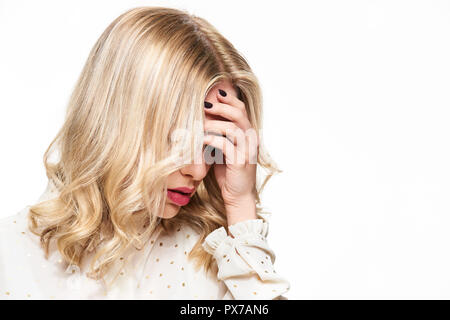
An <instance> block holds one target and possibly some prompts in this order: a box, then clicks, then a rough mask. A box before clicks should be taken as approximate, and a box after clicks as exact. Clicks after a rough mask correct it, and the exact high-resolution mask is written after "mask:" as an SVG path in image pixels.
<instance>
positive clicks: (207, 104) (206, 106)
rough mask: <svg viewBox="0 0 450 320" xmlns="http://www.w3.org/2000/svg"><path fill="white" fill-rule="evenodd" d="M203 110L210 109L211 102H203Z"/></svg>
mask: <svg viewBox="0 0 450 320" xmlns="http://www.w3.org/2000/svg"><path fill="white" fill-rule="evenodd" d="M205 108H208V109H209V108H212V103H211V102H208V101H205Z"/></svg>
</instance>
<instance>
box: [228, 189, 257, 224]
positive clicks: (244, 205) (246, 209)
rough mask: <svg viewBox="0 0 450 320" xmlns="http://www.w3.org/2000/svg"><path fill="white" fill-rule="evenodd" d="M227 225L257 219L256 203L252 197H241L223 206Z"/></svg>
mask: <svg viewBox="0 0 450 320" xmlns="http://www.w3.org/2000/svg"><path fill="white" fill-rule="evenodd" d="M225 210H226V215H227V222H228V225H229V226H230V225H233V224H235V223H238V222H241V221H245V220H251V219H257V217H258V216H257V215H256V202H255V197H254V196H253V195H249V196H243V197H241V198H240V199H237V200H235V201H233V202H232V203H228V204H225Z"/></svg>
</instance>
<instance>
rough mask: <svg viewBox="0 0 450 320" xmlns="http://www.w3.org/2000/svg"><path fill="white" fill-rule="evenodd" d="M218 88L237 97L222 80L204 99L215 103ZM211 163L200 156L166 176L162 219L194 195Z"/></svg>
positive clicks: (174, 212) (173, 214) (171, 214)
mask: <svg viewBox="0 0 450 320" xmlns="http://www.w3.org/2000/svg"><path fill="white" fill-rule="evenodd" d="M219 89H222V90H225V91H226V92H227V93H228V94H232V95H234V96H236V97H237V91H236V89H235V88H234V87H233V85H232V84H231V82H229V81H222V82H220V83H218V84H216V85H215V86H214V87H212V88H211V90H210V91H209V93H208V95H207V96H206V99H205V100H206V101H208V102H211V103H213V104H214V103H217V102H218V100H217V92H218V90H219ZM205 118H206V119H214V118H213V117H212V116H210V115H205ZM211 166H212V165H211V164H207V163H206V161H205V159H204V158H203V157H202V161H201V163H194V164H189V165H186V166H184V167H183V168H181V169H180V170H178V171H175V172H173V173H172V174H170V175H169V176H168V178H167V189H168V190H167V191H166V192H167V201H166V205H165V207H164V213H163V216H160V217H161V218H164V219H170V218H173V217H175V216H176V215H177V214H178V212H179V210H180V207H181V206H184V205H186V204H187V203H188V202H189V198H190V197H191V196H192V195H194V193H195V190H196V189H197V187H198V185H199V184H200V182H201V181H202V180H203V178H204V177H205V176H206V174H207V173H208V171H209V169H210V168H211ZM178 188H185V190H181V191H182V192H185V193H188V194H187V195H183V194H181V193H178V192H176V191H171V189H172V190H173V189H178Z"/></svg>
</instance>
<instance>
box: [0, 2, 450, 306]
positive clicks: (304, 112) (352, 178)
mask: <svg viewBox="0 0 450 320" xmlns="http://www.w3.org/2000/svg"><path fill="white" fill-rule="evenodd" d="M140 5H162V6H169V7H175V8H180V9H186V10H188V11H189V12H191V13H194V14H196V15H199V16H201V17H204V18H206V19H207V20H208V21H210V22H211V23H212V24H213V25H215V26H216V27H217V29H218V30H219V31H220V32H222V33H223V34H224V35H225V36H226V37H227V38H228V39H229V40H230V41H231V42H232V43H233V44H234V45H235V46H236V47H237V48H238V50H239V51H240V52H241V53H242V54H243V55H244V56H245V57H246V58H247V60H248V61H249V63H250V65H251V66H252V68H253V70H254V72H255V73H256V75H257V76H258V77H259V79H260V82H261V85H262V88H263V93H264V107H265V110H264V112H265V120H264V126H265V128H264V129H265V131H264V143H265V145H266V147H267V148H268V149H269V151H270V152H271V154H272V157H273V159H274V160H275V161H276V162H277V163H278V164H279V166H280V167H281V169H282V170H284V172H283V173H282V174H280V175H278V176H275V177H274V178H273V179H272V180H271V181H270V182H269V184H268V185H267V187H266V189H265V191H264V193H263V195H262V198H263V201H264V203H265V205H266V208H267V209H268V210H270V211H271V212H272V215H273V217H272V220H271V225H270V232H269V244H270V245H271V247H272V249H273V250H274V251H275V253H276V255H277V259H276V263H275V268H276V270H277V271H278V273H280V274H282V275H284V276H285V278H287V279H288V280H289V281H290V282H291V290H290V291H289V293H288V294H286V296H287V297H288V298H289V299H331V298H337V299H349V298H356V299H367V298H375V299H381V298H383V299H393V298H398V299H410V298H425V299H428V298H438V299H439V298H446V299H449V298H450V258H449V255H450V250H449V244H450V236H449V225H450V224H449V222H450V218H449V217H450V215H449V211H450V201H449V195H450V169H449V167H450V151H449V137H450V126H449V120H450V111H449V107H450V103H449V102H450V94H449V93H450V92H449V88H450V2H449V1H429V0H427V1H333V0H331V1H280V0H279V1H276V2H272V1H242V0H240V1H229V0H227V1H123V0H121V1H84V2H83V1H17V0H14V1H0V39H1V43H0V46H1V47H0V49H1V50H0V68H1V69H0V104H1V105H0V139H1V140H0V145H1V150H2V151H1V152H2V156H1V158H0V170H1V177H2V183H1V184H0V188H1V190H0V192H1V210H0V217H6V216H8V215H11V214H14V213H15V212H17V211H19V210H20V209H21V208H23V207H24V206H25V205H28V204H31V203H33V201H35V200H36V199H37V198H38V197H39V195H40V194H41V192H42V191H43V190H44V189H45V186H46V176H45V172H44V167H43V164H42V156H43V154H44V152H45V150H46V148H47V146H48V145H49V143H50V141H51V139H53V137H54V136H55V135H56V133H57V130H58V129H59V127H60V126H61V125H62V121H63V117H64V112H65V108H66V104H67V101H68V98H69V95H70V93H71V91H72V90H73V87H74V84H75V81H76V79H77V77H78V75H79V74H80V72H81V68H82V66H83V65H84V62H85V60H86V58H87V56H88V53H89V51H90V49H91V47H92V46H93V44H94V42H95V41H96V40H97V38H98V37H99V36H100V34H101V33H102V32H103V30H104V29H105V28H106V27H107V25H108V24H109V23H110V22H111V21H112V20H113V19H114V18H115V17H117V16H118V15H119V14H121V13H122V12H124V11H125V10H128V9H130V8H132V7H136V6H140Z"/></svg>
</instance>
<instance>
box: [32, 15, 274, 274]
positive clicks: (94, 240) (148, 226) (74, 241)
mask: <svg viewBox="0 0 450 320" xmlns="http://www.w3.org/2000/svg"><path fill="white" fill-rule="evenodd" d="M223 79H227V80H229V81H231V83H232V84H233V85H234V86H235V87H236V88H237V90H238V92H239V97H240V99H241V100H242V101H244V102H245V104H246V108H247V114H248V116H249V119H250V122H251V124H252V126H253V128H255V129H256V131H257V132H259V130H260V129H261V124H262V97H261V91H260V86H259V84H258V81H257V78H256V77H255V75H254V73H253V72H252V70H251V68H250V66H249V65H248V63H247V62H246V60H245V59H244V58H243V56H242V55H241V54H239V52H238V51H237V50H236V49H235V48H234V47H233V45H232V44H231V43H230V42H229V41H228V40H227V39H225V38H224V37H223V36H222V35H221V34H220V33H219V32H218V31H217V30H216V29H215V28H214V27H213V26H212V25H211V24H209V23H208V22H207V21H206V20H204V19H202V18H200V17H197V16H195V15H192V14H189V13H187V12H185V11H183V10H178V9H173V8H163V7H138V8H133V9H131V10H128V11H127V12H125V13H123V14H121V15H120V16H119V17H118V18H116V19H115V20H114V21H113V22H112V23H111V24H110V25H109V26H108V27H107V29H106V30H105V31H104V32H103V34H102V35H101V36H100V38H99V39H98V41H97V42H96V43H95V45H94V47H93V48H92V50H91V52H90V54H89V57H88V59H87V62H86V64H85V66H84V68H83V70H82V72H81V75H80V77H79V79H78V81H77V83H76V85H75V88H74V91H73V93H72V95H71V97H70V100H69V103H68V108H67V113H66V118H65V122H64V124H63V126H62V128H61V129H60V131H59V132H58V134H57V136H56V137H55V138H54V140H53V141H52V142H51V144H50V146H49V147H48V149H47V150H46V152H45V154H44V165H45V168H46V173H47V177H48V178H49V179H50V181H52V182H53V183H54V185H55V186H56V188H57V190H58V193H59V194H58V196H57V197H55V198H53V199H50V200H47V201H43V202H40V203H37V204H35V205H34V206H31V207H30V211H29V228H30V230H31V231H32V232H33V233H34V234H36V235H39V236H40V241H41V245H42V248H43V249H44V251H45V255H46V257H47V258H48V254H49V244H50V241H51V240H52V239H53V240H54V241H56V244H57V248H58V251H59V252H60V253H61V255H62V257H63V258H64V260H65V261H66V263H70V264H74V265H77V266H79V267H80V268H81V262H82V259H83V257H85V256H86V255H87V253H89V252H91V251H95V256H94V259H93V260H92V261H91V264H90V272H89V274H88V275H89V276H90V277H92V278H95V279H101V278H103V277H104V276H105V275H106V274H107V273H108V271H109V270H111V266H112V265H114V263H116V262H117V260H118V259H119V257H120V256H121V255H122V253H123V252H124V251H125V250H126V249H127V248H128V247H130V246H131V245H133V246H135V247H136V248H142V246H143V245H145V243H146V239H148V238H149V236H151V235H152V234H153V233H154V232H156V231H157V230H159V229H158V228H163V229H164V230H165V231H166V232H168V233H170V232H173V230H174V228H176V227H178V226H180V225H182V224H187V225H189V226H191V227H192V228H194V229H195V230H197V231H198V232H199V234H200V238H199V241H198V242H197V243H196V245H195V246H194V248H193V250H192V251H191V252H190V254H189V258H190V259H194V260H195V261H196V265H197V267H201V266H203V267H204V268H205V270H206V271H207V272H208V271H209V270H211V268H212V267H213V265H214V261H213V257H212V256H211V255H210V254H208V253H207V252H206V251H204V250H203V248H202V246H201V243H202V242H203V240H204V239H205V238H206V236H207V235H208V234H209V233H210V232H212V231H213V230H214V229H216V228H218V227H221V226H224V227H225V228H226V226H227V223H226V215H225V210H224V205H223V199H222V196H221V192H220V189H219V187H218V185H217V181H216V180H215V178H214V173H213V170H210V171H209V173H208V174H207V176H206V177H205V178H204V179H203V181H202V183H201V184H200V185H199V187H198V189H197V192H196V194H195V195H194V196H193V198H192V200H191V202H190V203H189V204H188V205H186V206H184V207H181V210H180V212H179V213H178V215H177V216H175V217H174V218H171V219H163V220H162V221H161V223H159V224H158V221H159V220H158V217H157V213H159V212H162V211H163V209H164V203H165V201H166V193H165V192H164V191H165V188H166V178H167V176H168V175H169V174H171V173H172V172H175V171H176V170H178V169H180V168H181V167H182V166H181V165H180V164H176V163H175V162H176V161H174V160H175V159H176V158H177V157H178V158H179V157H180V156H185V154H183V152H182V151H180V152H181V153H176V152H175V151H173V150H175V149H174V148H173V142H172V141H170V139H168V137H170V136H171V133H172V132H173V131H174V130H175V129H179V128H182V129H185V130H189V132H193V133H199V132H197V131H198V130H202V128H200V129H199V128H195V123H196V121H201V123H203V120H204V114H203V112H204V110H203V108H204V107H203V101H204V99H205V97H206V95H207V92H208V90H209V89H210V88H211V87H213V86H214V85H215V84H216V83H218V82H219V81H221V80H223ZM196 130H197V131H196ZM260 139H261V137H260ZM188 142H189V143H191V144H192V143H194V142H193V141H192V140H189V141H188ZM186 145H187V144H186ZM55 151H57V152H58V153H59V155H58V156H59V158H58V161H56V162H51V161H50V157H51V155H53V154H54V152H55ZM257 160H258V165H259V166H260V167H262V168H265V169H266V173H267V174H266V177H265V179H264V181H263V183H257V184H258V186H257V187H256V190H255V192H256V197H257V212H261V207H260V198H259V193H260V192H261V191H262V189H263V188H264V185H265V184H266V182H267V180H268V179H269V178H270V177H271V176H272V175H273V174H274V173H276V172H281V170H279V169H278V168H277V167H276V165H275V164H274V162H273V161H272V160H271V159H270V157H269V155H268V154H267V153H266V152H265V150H264V148H263V146H262V145H261V144H260V147H259V154H258V159H257ZM259 184H260V185H259ZM142 227H144V229H143V230H144V232H142Z"/></svg>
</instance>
